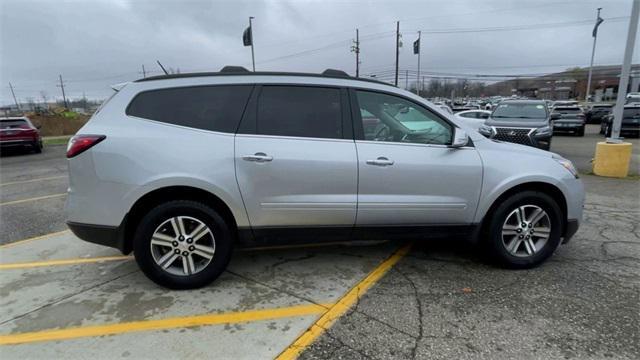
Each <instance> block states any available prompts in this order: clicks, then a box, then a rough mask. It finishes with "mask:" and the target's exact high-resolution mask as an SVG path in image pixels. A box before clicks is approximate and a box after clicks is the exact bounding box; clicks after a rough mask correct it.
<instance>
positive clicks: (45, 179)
mask: <svg viewBox="0 0 640 360" xmlns="http://www.w3.org/2000/svg"><path fill="white" fill-rule="evenodd" d="M66 177H67V176H66V175H65V176H49V177H43V178H38V179H29V180H21V181H10V182H6V183H4V184H0V186H7V185H16V184H27V183H32V182H38V181H47V180H56V179H63V178H66Z"/></svg>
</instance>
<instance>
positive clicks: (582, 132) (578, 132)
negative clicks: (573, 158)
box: [576, 126, 584, 136]
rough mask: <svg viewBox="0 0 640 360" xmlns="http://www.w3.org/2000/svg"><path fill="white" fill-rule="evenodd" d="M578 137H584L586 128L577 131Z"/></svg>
mask: <svg viewBox="0 0 640 360" xmlns="http://www.w3.org/2000/svg"><path fill="white" fill-rule="evenodd" d="M576 136H584V126H582V127H581V128H580V129H578V131H576Z"/></svg>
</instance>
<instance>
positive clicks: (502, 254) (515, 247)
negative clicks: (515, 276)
mask: <svg viewBox="0 0 640 360" xmlns="http://www.w3.org/2000/svg"><path fill="white" fill-rule="evenodd" d="M562 218H563V217H562V211H561V210H560V207H559V206H558V204H557V203H556V202H555V200H553V198H551V197H550V196H549V195H547V194H545V193H541V192H537V191H524V192H521V193H517V194H514V195H512V196H510V197H509V198H507V199H506V200H505V201H503V202H502V203H501V204H500V205H499V206H498V207H497V208H496V209H495V211H494V212H493V214H492V215H491V219H490V221H489V223H488V226H487V228H486V229H485V230H486V236H487V238H486V239H485V240H486V242H485V244H486V247H487V250H488V253H489V255H490V256H491V257H492V258H493V259H494V260H495V261H497V262H498V263H499V264H501V265H502V266H505V267H508V268H514V269H527V268H532V267H535V266H537V265H539V264H541V263H542V262H543V261H545V260H546V259H547V258H548V257H549V256H551V254H553V252H554V251H555V249H556V248H557V247H558V245H559V244H560V238H561V234H562V224H563V221H562Z"/></svg>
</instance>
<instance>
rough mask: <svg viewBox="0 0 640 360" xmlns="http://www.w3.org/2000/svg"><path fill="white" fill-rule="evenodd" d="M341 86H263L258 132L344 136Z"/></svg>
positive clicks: (307, 135) (328, 136) (258, 116)
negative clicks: (339, 87)
mask: <svg viewBox="0 0 640 360" xmlns="http://www.w3.org/2000/svg"><path fill="white" fill-rule="evenodd" d="M341 114H342V111H341V104H340V90H339V89H333V88H320V87H305V86H264V87H263V88H262V92H261V94H260V98H259V99H258V114H257V129H256V130H257V133H258V134H262V135H279V136H297V137H314V138H329V139H331V138H333V139H340V138H342V115H341Z"/></svg>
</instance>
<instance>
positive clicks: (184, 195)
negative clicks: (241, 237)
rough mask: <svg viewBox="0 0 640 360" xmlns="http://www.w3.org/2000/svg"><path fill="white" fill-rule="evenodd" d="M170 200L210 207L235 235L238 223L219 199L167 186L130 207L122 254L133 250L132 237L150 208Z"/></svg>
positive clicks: (193, 190)
mask: <svg viewBox="0 0 640 360" xmlns="http://www.w3.org/2000/svg"><path fill="white" fill-rule="evenodd" d="M172 200H192V201H197V202H199V203H203V204H205V205H207V206H210V207H212V208H213V209H214V210H216V211H217V212H218V213H219V214H220V216H222V217H223V218H224V220H225V221H226V222H227V224H228V225H229V227H230V230H231V233H232V234H234V235H235V234H237V229H238V223H237V221H236V218H235V216H234V215H233V212H232V211H231V208H230V207H229V206H228V205H227V204H226V203H225V202H224V201H223V200H222V199H221V198H220V197H218V196H216V195H215V194H213V193H211V192H209V191H207V190H203V189H201V188H197V187H192V186H183V185H179V186H167V187H161V188H158V189H154V190H152V191H150V192H148V193H146V194H145V195H143V196H142V197H140V198H139V199H138V200H137V201H136V202H135V203H134V204H133V206H131V209H130V210H129V212H128V213H127V215H126V217H125V221H124V228H123V232H122V235H123V237H124V239H123V249H122V252H123V253H125V254H128V253H130V252H131V251H132V250H133V237H134V234H135V231H136V229H137V226H138V223H139V222H140V220H141V219H142V217H144V215H145V214H147V213H148V212H149V211H150V210H151V209H152V208H154V207H156V206H158V205H160V204H162V203H165V202H167V201H172Z"/></svg>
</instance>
